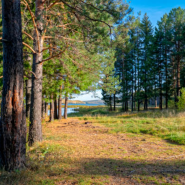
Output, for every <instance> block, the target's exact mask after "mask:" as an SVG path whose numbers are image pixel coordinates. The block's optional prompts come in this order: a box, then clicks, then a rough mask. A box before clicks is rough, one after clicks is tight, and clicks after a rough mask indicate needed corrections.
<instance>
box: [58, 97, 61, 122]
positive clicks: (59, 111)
mask: <svg viewBox="0 0 185 185" xmlns="http://www.w3.org/2000/svg"><path fill="white" fill-rule="evenodd" d="M58 119H59V120H61V119H62V97H61V95H59V98H58Z"/></svg>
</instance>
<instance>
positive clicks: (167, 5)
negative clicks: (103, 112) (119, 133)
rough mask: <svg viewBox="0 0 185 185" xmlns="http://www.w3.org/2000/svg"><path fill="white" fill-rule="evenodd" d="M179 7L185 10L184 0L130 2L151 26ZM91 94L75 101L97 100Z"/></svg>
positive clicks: (99, 93) (78, 97)
mask: <svg viewBox="0 0 185 185" xmlns="http://www.w3.org/2000/svg"><path fill="white" fill-rule="evenodd" d="M127 2H129V1H127ZM179 6H180V7H181V8H184V9H185V0H131V1H130V7H132V8H133V9H134V12H135V14H136V15H137V13H138V12H140V11H141V18H142V16H143V15H144V14H145V13H147V14H148V16H149V18H150V20H151V22H152V24H153V26H156V25H157V21H158V20H160V19H161V17H162V16H163V15H164V14H165V13H169V12H170V10H171V9H172V8H177V7H179ZM97 95H98V97H99V99H100V98H101V91H97ZM93 96H94V95H93V93H89V94H85V95H80V96H77V97H76V98H75V100H82V101H83V100H97V99H98V98H97V97H93Z"/></svg>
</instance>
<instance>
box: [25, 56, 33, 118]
mask: <svg viewBox="0 0 185 185" xmlns="http://www.w3.org/2000/svg"><path fill="white" fill-rule="evenodd" d="M27 60H29V63H30V65H31V61H30V60H31V57H28V58H27ZM31 87H32V79H31V75H30V74H28V79H27V80H26V117H27V118H30V109H31Z"/></svg>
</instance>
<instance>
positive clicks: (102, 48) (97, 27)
mask: <svg viewBox="0 0 185 185" xmlns="http://www.w3.org/2000/svg"><path fill="white" fill-rule="evenodd" d="M1 2H2V23H3V25H2V33H3V34H2V38H1V41H2V43H3V52H2V54H3V74H2V78H3V83H2V85H3V90H2V91H3V92H2V106H1V122H0V166H1V167H3V168H5V170H8V171H11V170H15V169H21V168H23V167H24V166H25V156H26V147H25V146H26V133H27V132H26V117H27V118H28V119H29V121H30V125H29V134H28V135H29V137H28V138H29V139H28V142H29V145H30V146H32V145H33V144H34V143H35V142H38V141H42V125H41V118H42V116H43V117H44V113H45V112H47V108H48V106H47V104H48V103H50V109H51V120H53V119H54V118H58V119H61V99H62V98H63V97H65V101H66V104H67V101H68V97H69V96H70V95H71V94H72V93H80V91H82V90H87V89H89V90H93V89H95V88H96V86H97V83H99V82H100V79H101V78H102V76H108V75H109V72H110V71H112V69H113V68H112V69H111V66H112V65H111V66H110V65H109V64H110V61H109V59H108V57H107V56H106V53H112V51H111V49H109V48H111V45H110V44H111V42H110V40H111V37H112V30H113V29H112V28H113V26H115V25H116V24H117V22H118V21H120V20H123V18H125V17H127V15H129V13H130V12H131V9H130V8H129V6H128V4H127V3H123V2H122V1H121V0H116V1H112V0H93V1H92V0H87V1H83V0H72V1H71V0H70V1H63V0H9V1H6V0H2V1H1ZM21 19H22V21H21ZM23 46H24V48H23ZM113 67H114V66H113ZM105 68H108V70H104V69H105ZM0 71H2V68H1V70H0ZM24 82H25V83H24ZM24 100H26V101H25V104H24V103H23V101H24ZM57 101H58V111H56V110H57ZM25 107H26V111H24V110H25ZM54 110H55V111H54ZM54 112H55V114H54ZM57 112H58V114H57Z"/></svg>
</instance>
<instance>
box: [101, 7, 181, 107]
mask: <svg viewBox="0 0 185 185" xmlns="http://www.w3.org/2000/svg"><path fill="white" fill-rule="evenodd" d="M128 23H129V24H127V25H128V26H125V22H124V24H120V25H118V27H117V31H116V32H115V41H114V44H115V50H116V54H115V57H116V62H115V65H114V70H113V74H112V77H115V78H117V79H118V80H119V85H117V88H115V91H114V92H113V93H109V91H108V90H107V91H106V90H105V89H103V93H102V94H103V99H104V101H105V102H106V103H107V105H109V106H110V107H111V106H112V105H111V104H112V103H116V104H119V105H122V109H123V111H128V109H129V108H130V109H131V110H132V111H134V110H138V111H140V110H141V109H142V110H148V108H149V106H151V105H150V102H155V103H154V104H155V107H159V108H160V109H163V108H165V109H167V108H168V105H169V102H172V101H173V102H174V106H175V107H176V108H178V106H177V102H178V99H179V97H180V96H181V91H180V90H181V88H182V87H185V62H184V61H185V10H184V9H182V8H180V7H179V8H174V9H172V10H171V11H170V13H169V14H165V15H164V16H163V17H162V18H161V20H160V21H158V22H157V26H156V27H155V29H154V28H153V26H152V23H151V21H150V20H149V17H148V16H147V14H145V15H144V17H143V18H142V20H140V18H139V16H138V17H134V16H132V18H130V19H129V21H128ZM126 28H128V29H126ZM124 35H127V37H125V36H124ZM105 84H106V81H105ZM116 89H117V90H116ZM111 100H112V101H111ZM129 105H130V106H129ZM114 106H115V105H114ZM110 109H111V108H110Z"/></svg>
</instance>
